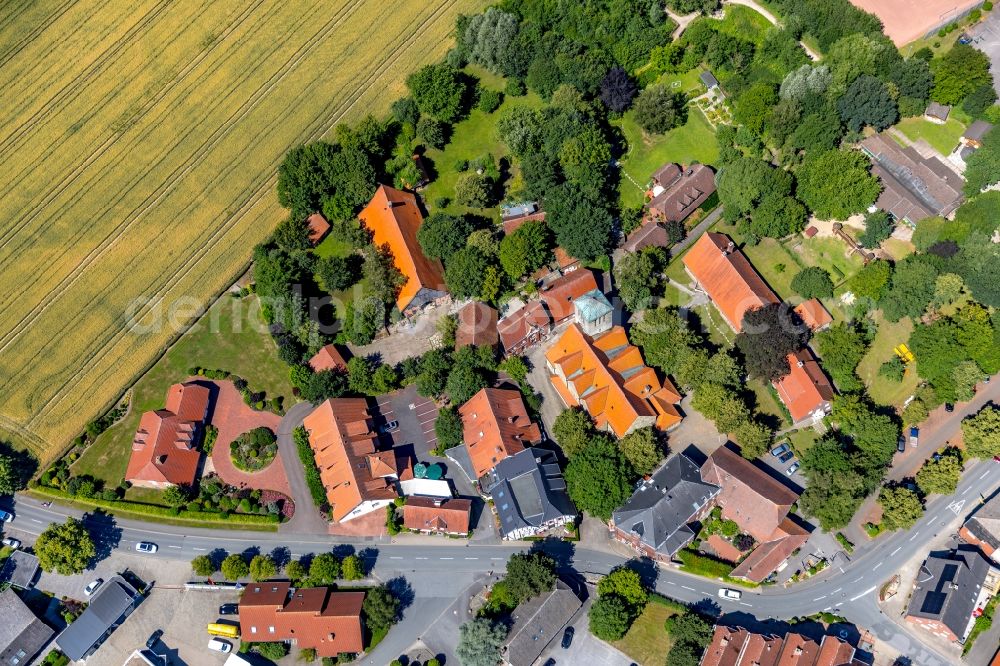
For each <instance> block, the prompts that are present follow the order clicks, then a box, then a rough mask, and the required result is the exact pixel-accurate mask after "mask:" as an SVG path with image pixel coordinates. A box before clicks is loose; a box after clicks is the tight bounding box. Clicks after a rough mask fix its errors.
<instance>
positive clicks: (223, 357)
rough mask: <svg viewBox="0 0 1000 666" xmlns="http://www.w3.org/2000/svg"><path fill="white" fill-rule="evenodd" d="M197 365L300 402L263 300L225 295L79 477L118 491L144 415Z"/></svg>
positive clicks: (94, 448)
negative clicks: (86, 476) (266, 319)
mask: <svg viewBox="0 0 1000 666" xmlns="http://www.w3.org/2000/svg"><path fill="white" fill-rule="evenodd" d="M195 366H198V367H202V368H210V369H218V370H228V371H229V372H232V373H234V374H237V375H239V376H241V377H243V378H244V379H246V380H247V382H249V384H250V387H251V388H252V389H253V390H254V391H264V392H265V393H266V394H267V397H268V398H274V397H277V396H283V397H284V399H285V402H284V404H285V407H286V409H287V408H288V407H289V406H290V405H291V404H292V403H293V402H295V399H294V398H293V397H292V386H291V384H290V383H289V381H288V368H287V366H285V364H284V363H282V362H281V360H279V359H278V355H277V351H276V350H275V347H274V342H273V341H272V340H271V337H270V335H269V334H268V332H267V326H266V325H265V324H264V321H263V319H262V318H261V316H260V308H259V302H258V300H257V298H256V297H247V298H242V299H237V298H233V297H231V296H228V295H224V296H222V297H221V298H220V299H219V300H218V301H216V303H215V304H214V305H213V306H212V307H211V308H210V309H209V311H208V313H207V314H206V315H205V316H204V317H202V318H201V319H200V320H198V322H197V323H196V324H195V325H194V326H193V327H192V328H191V330H189V331H188V332H187V333H185V334H184V335H183V336H181V338H180V339H179V340H178V341H177V342H176V343H175V344H174V345H173V346H172V347H171V348H170V349H169V350H167V353H166V354H164V355H163V357H162V358H160V359H159V360H158V361H157V362H156V364H155V365H153V367H152V368H150V370H149V372H147V373H146V374H144V375H143V376H142V377H141V378H140V379H139V381H137V382H136V383H135V386H134V389H133V392H132V406H131V409H130V410H129V413H128V415H127V416H126V417H125V418H123V419H122V420H121V421H119V422H118V423H117V424H115V425H114V426H112V427H111V428H109V429H108V430H107V431H105V432H104V433H103V434H101V435H100V436H99V437H98V438H97V440H96V441H95V442H94V443H93V444H91V445H90V447H88V448H87V450H86V451H84V453H83V455H81V456H80V458H79V460H77V461H76V462H75V463H74V464H73V467H72V470H73V473H74V474H78V475H80V474H89V475H90V476H93V477H94V478H97V479H103V480H104V481H105V482H106V483H107V484H109V485H110V486H112V487H114V486H116V485H118V483H119V482H120V481H121V480H122V478H123V477H124V475H125V468H126V467H127V466H128V459H129V453H130V451H131V448H132V437H133V436H134V435H135V430H136V427H138V425H139V418H140V417H141V416H142V413H143V412H145V411H149V410H152V409H160V408H162V407H163V403H164V401H165V400H166V397H167V389H168V388H169V387H170V385H171V384H175V383H177V382H181V381H184V380H185V379H186V378H187V377H188V369H189V368H192V367H195ZM130 492H131V491H130ZM129 499H136V500H138V501H150V500H149V499H147V498H142V497H129Z"/></svg>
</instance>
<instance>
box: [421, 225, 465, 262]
mask: <svg viewBox="0 0 1000 666" xmlns="http://www.w3.org/2000/svg"><path fill="white" fill-rule="evenodd" d="M471 233H472V224H470V223H469V221H468V219H467V218H466V217H465V216H462V215H447V214H445V213H432V214H431V215H429V216H428V217H427V219H426V220H424V221H423V223H422V224H421V225H420V228H419V229H417V241H418V242H419V243H420V249H422V250H423V252H424V255H426V256H427V257H428V258H430V259H442V260H445V261H447V260H448V258H449V257H450V256H451V255H453V254H455V252H456V251H457V250H459V249H460V248H462V247H464V246H465V240H466V238H468V237H469V234H471Z"/></svg>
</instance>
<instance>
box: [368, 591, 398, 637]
mask: <svg viewBox="0 0 1000 666" xmlns="http://www.w3.org/2000/svg"><path fill="white" fill-rule="evenodd" d="M399 606H400V603H399V599H398V598H397V597H396V595H394V594H393V593H392V592H391V591H390V590H389V588H388V587H386V586H385V585H377V586H375V587H373V588H372V589H370V590H368V591H367V592H366V593H365V600H364V601H363V602H362V603H361V610H362V611H364V615H365V624H366V625H367V626H368V630H369V631H371V632H373V633H375V632H379V631H385V630H386V629H388V628H389V627H391V626H392V625H393V624H394V623H395V622H396V619H397V617H398V616H399Z"/></svg>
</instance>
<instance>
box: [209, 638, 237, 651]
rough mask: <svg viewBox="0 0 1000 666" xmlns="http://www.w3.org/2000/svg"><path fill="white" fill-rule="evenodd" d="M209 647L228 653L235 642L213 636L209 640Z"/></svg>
mask: <svg viewBox="0 0 1000 666" xmlns="http://www.w3.org/2000/svg"><path fill="white" fill-rule="evenodd" d="M208 649H209V650H215V651H216V652H222V653H226V652H229V651H231V650H232V649H233V644H232V643H230V642H229V641H224V640H222V639H221V638H213V639H212V640H210V641H209V642H208Z"/></svg>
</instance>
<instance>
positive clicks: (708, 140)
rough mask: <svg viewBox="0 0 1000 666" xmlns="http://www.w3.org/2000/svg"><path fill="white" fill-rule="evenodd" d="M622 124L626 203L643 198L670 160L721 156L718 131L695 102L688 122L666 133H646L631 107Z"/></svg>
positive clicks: (712, 160)
mask: <svg viewBox="0 0 1000 666" xmlns="http://www.w3.org/2000/svg"><path fill="white" fill-rule="evenodd" d="M695 76H696V77H697V74H696V75H695ZM620 127H621V130H622V133H624V135H625V140H626V141H627V142H628V152H627V153H626V154H625V156H624V157H622V159H621V168H622V170H623V171H624V173H625V175H624V176H623V178H622V184H621V202H622V204H623V205H626V206H637V205H639V204H641V203H642V202H643V194H644V192H645V189H644V188H645V186H646V183H648V182H649V179H650V178H651V177H652V175H653V173H654V172H655V171H656V170H657V169H659V168H660V167H661V166H663V165H664V164H666V163H667V162H677V163H678V164H691V163H692V162H700V163H702V164H715V162H716V161H717V160H718V159H719V147H718V145H717V144H716V142H715V132H714V131H713V130H712V127H711V125H709V124H708V121H707V120H705V116H704V115H702V113H701V111H699V110H698V109H697V108H695V107H693V106H689V107H688V119H687V123H685V124H684V125H681V126H680V127H675V128H674V129H672V130H670V131H669V132H667V133H666V134H656V135H653V134H647V133H646V132H644V131H643V130H642V128H641V127H639V125H638V124H637V123H636V122H635V117H634V114H633V113H632V112H631V111H630V112H628V113H626V114H625V115H624V116H623V117H622V120H621V121H620Z"/></svg>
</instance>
